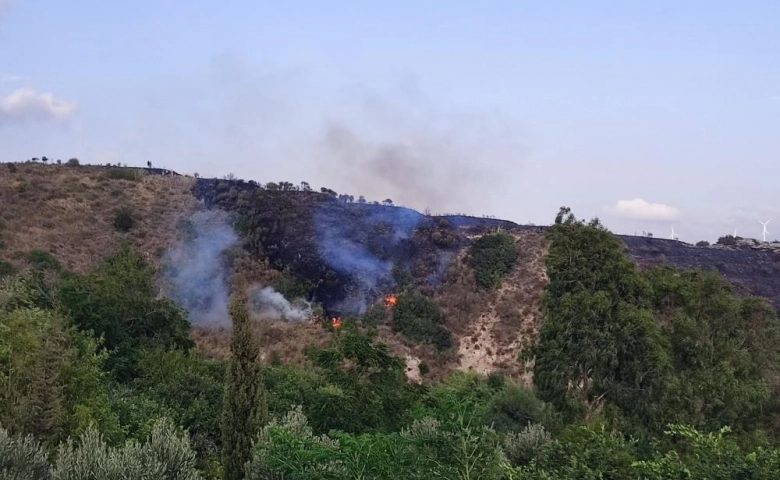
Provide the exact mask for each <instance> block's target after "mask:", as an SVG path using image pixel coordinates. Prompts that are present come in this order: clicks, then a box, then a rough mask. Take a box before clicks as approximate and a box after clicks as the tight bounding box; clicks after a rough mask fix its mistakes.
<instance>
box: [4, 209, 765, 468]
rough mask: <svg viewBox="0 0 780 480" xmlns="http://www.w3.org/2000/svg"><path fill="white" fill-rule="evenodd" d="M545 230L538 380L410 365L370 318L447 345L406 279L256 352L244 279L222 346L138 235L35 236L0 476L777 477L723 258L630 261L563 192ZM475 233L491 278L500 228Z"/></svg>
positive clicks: (11, 342) (502, 247) (532, 358)
mask: <svg viewBox="0 0 780 480" xmlns="http://www.w3.org/2000/svg"><path fill="white" fill-rule="evenodd" d="M498 235H503V234H498ZM547 235H548V239H549V240H550V250H549V255H548V257H547V260H546V262H547V272H548V275H549V279H550V282H549V284H548V285H547V287H546V290H545V293H544V298H543V302H542V308H543V311H544V315H545V322H544V323H543V324H542V326H541V330H540V332H539V334H538V336H537V338H536V341H535V343H534V344H533V345H532V347H531V348H529V349H524V351H523V352H522V355H521V358H520V360H526V361H528V362H529V365H532V366H533V373H534V384H535V387H534V388H533V389H531V388H528V387H526V386H525V385H524V384H523V383H520V382H519V381H516V380H514V379H511V378H507V377H504V376H502V375H501V374H498V373H494V374H491V375H490V376H488V377H484V376H481V375H478V374H476V373H471V372H454V373H451V374H449V375H447V376H445V377H444V378H443V379H442V380H440V381H436V382H431V383H426V384H416V383H412V382H409V381H408V380H407V378H406V375H405V373H404V369H405V365H404V362H403V360H402V359H399V358H396V357H394V356H393V355H391V353H390V352H389V350H388V348H387V346H386V345H385V344H383V343H381V342H380V341H378V339H377V338H376V336H375V335H376V330H377V324H378V323H380V322H381V321H382V320H383V319H385V318H387V319H389V320H390V322H391V326H392V328H393V329H395V330H396V331H398V332H401V333H403V334H404V335H405V336H407V337H409V338H411V339H413V340H416V341H419V342H431V343H433V344H434V345H436V346H438V347H439V348H440V349H442V350H446V349H447V348H448V347H450V346H451V345H452V339H451V338H450V337H449V332H448V331H447V330H446V328H444V320H445V319H444V318H443V314H442V311H441V310H440V309H439V307H438V306H437V305H436V304H435V303H433V302H432V301H431V300H430V299H429V298H428V297H426V296H424V295H422V294H420V293H418V292H417V291H416V290H415V287H414V286H413V285H411V284H408V283H405V284H404V288H403V292H401V293H399V295H398V297H397V303H396V305H395V307H394V308H393V310H392V312H387V311H386V310H385V308H384V306H383V305H379V306H375V307H372V308H371V309H369V312H368V313H367V315H365V316H364V317H363V318H347V319H344V323H343V325H342V327H341V328H339V329H332V328H328V330H329V331H330V332H331V333H329V334H328V335H329V337H328V341H326V342H325V343H324V344H322V345H318V346H310V347H308V348H307V349H306V350H305V356H306V364H305V366H303V367H302V366H295V365H288V364H282V363H281V362H279V361H278V360H276V361H274V360H271V361H268V362H261V361H260V359H259V354H258V347H257V344H256V343H255V339H254V338H253V335H254V334H253V329H252V328H251V322H250V320H249V317H248V315H247V311H246V289H245V288H244V287H242V286H241V283H237V284H235V285H233V289H232V293H233V295H232V301H231V304H230V314H231V317H232V320H233V326H234V328H233V331H232V335H233V341H232V344H231V360H230V361H222V360H214V359H205V358H202V357H200V356H199V355H198V354H196V353H195V352H194V351H193V348H192V347H193V345H192V342H191V341H190V340H189V338H188V322H187V318H186V314H185V313H184V311H183V310H181V309H180V308H179V307H178V306H176V305H175V304H174V303H172V302H171V301H169V300H167V299H164V298H159V297H158V295H157V289H156V288H155V274H156V272H155V271H154V269H153V268H152V267H151V266H150V265H149V264H148V263H147V262H145V261H144V260H143V258H142V257H141V256H140V255H139V254H138V253H137V252H135V251H133V250H132V249H131V248H129V247H127V246H124V247H122V248H121V249H119V250H118V251H117V252H116V253H115V254H114V255H111V256H110V257H109V258H106V259H105V260H104V261H103V262H101V263H100V265H98V266H97V267H96V268H95V269H94V270H92V271H90V272H86V273H80V274H76V273H72V272H68V271H64V270H63V269H62V267H61V266H60V265H59V263H58V262H57V261H56V258H54V257H53V256H51V255H50V254H47V253H46V252H33V253H32V254H31V255H30V256H29V258H28V260H29V265H30V268H29V269H28V270H26V271H23V272H21V273H16V272H13V271H9V272H7V273H6V274H5V275H3V276H0V477H2V478H9V479H28V478H33V479H78V480H81V479H85V480H86V479H93V478H148V479H155V480H157V479H160V480H162V479H197V478H210V479H218V478H231V479H233V478H245V479H253V480H254V479H281V478H285V479H307V480H308V479H312V480H313V479H331V478H332V479H342V478H348V479H349V478H352V479H358V478H359V479H395V478H404V479H429V478H447V479H464V480H465V479H469V480H475V479H506V480H514V479H523V480H530V479H539V480H542V479H544V480H552V479H562V480H574V479H578V480H579V479H594V480H595V479H605V478H609V479H615V480H623V479H625V480H648V479H652V480H656V479H657V480H661V479H669V478H672V479H678V478H679V479H682V478H686V479H736V478H740V479H769V478H775V477H776V473H777V471H780V449H778V448H777V444H776V439H777V435H778V430H777V427H778V425H780V423H778V419H780V417H778V413H780V405H778V401H777V399H778V395H777V392H778V391H780V389H778V384H777V381H776V378H780V375H778V373H780V372H778V368H780V357H779V356H778V355H779V352H780V347H779V346H780V338H778V335H779V334H780V332H779V330H780V323H779V322H778V319H777V316H776V313H775V312H774V310H773V309H772V308H771V307H770V306H769V305H768V304H767V302H766V301H764V300H763V299H758V298H753V297H739V296H736V295H735V294H734V293H733V292H732V289H731V288H730V286H729V285H728V284H727V283H725V282H724V281H723V279H722V278H721V277H720V276H719V275H718V274H717V272H704V271H698V270H684V271H681V270H676V269H672V268H670V267H666V266H659V267H654V268H651V269H648V270H644V271H643V270H639V269H638V268H636V267H635V265H634V264H633V263H632V262H631V261H630V260H629V258H628V257H627V256H626V255H625V252H624V250H623V245H622V243H621V242H620V241H619V240H618V239H616V238H615V237H614V236H613V235H612V234H610V233H609V232H608V231H607V230H606V229H605V228H604V227H603V226H602V225H601V224H600V223H599V222H598V220H593V221H589V222H584V221H580V220H577V219H576V218H575V217H574V216H573V215H571V212H569V211H568V210H567V209H562V210H561V212H560V213H559V215H558V217H557V218H556V222H555V224H554V225H553V226H552V227H551V228H550V229H549V230H548V234H547ZM483 238H485V237H483ZM509 238H510V240H511V237H509ZM479 245H481V247H478V248H477V249H476V250H474V251H473V252H472V253H473V254H474V255H473V256H475V258H482V260H483V261H485V262H486V263H491V262H492V263H491V265H493V266H491V267H490V268H489V269H488V270H490V271H491V272H493V273H490V274H486V275H485V277H484V278H486V279H492V280H490V282H495V281H497V280H495V279H496V278H498V279H500V278H501V277H502V276H503V275H505V274H506V272H508V271H509V270H510V269H511V268H512V267H511V263H512V262H513V261H514V260H512V262H510V261H509V259H510V258H514V257H511V255H509V247H510V246H511V247H512V251H513V252H514V251H515V248H514V242H513V241H511V242H510V241H507V240H506V239H503V240H502V239H501V238H499V237H488V240H485V242H483V243H479ZM480 249H482V250H480ZM477 251H481V252H482V253H480V254H477V253H476V252H477ZM490 252H492V253H490ZM500 252H503V253H500ZM480 255H482V257H480ZM499 267H500V268H499ZM485 271H487V270H485ZM501 272H503V273H501ZM397 273H398V272H397ZM496 275H497V276H496ZM399 283H402V282H399ZM490 284H491V285H495V283H490ZM483 286H487V284H485V285H483ZM445 332H446V333H445ZM442 354H447V352H443V353H442Z"/></svg>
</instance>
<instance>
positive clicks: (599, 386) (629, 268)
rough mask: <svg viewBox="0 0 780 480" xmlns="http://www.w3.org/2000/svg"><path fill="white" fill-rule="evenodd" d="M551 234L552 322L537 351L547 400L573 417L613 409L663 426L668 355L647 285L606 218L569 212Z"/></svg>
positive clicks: (548, 315) (548, 301)
mask: <svg viewBox="0 0 780 480" xmlns="http://www.w3.org/2000/svg"><path fill="white" fill-rule="evenodd" d="M547 236H548V238H549V239H550V240H551V241H552V243H551V246H550V251H549V254H548V256H547V259H546V266H547V273H548V276H549V278H550V282H549V284H548V286H547V288H546V289H545V293H544V296H543V299H542V310H543V312H544V315H545V322H544V324H543V325H542V327H541V329H540V332H539V335H538V337H537V339H536V346H535V347H534V348H533V350H532V353H533V355H534V357H535V365H534V383H535V385H536V387H537V389H538V391H539V394H540V396H541V398H542V399H543V400H545V401H548V402H550V403H552V404H553V405H554V406H555V407H557V408H558V409H559V410H561V411H562V412H564V413H565V414H566V416H567V417H569V418H570V419H571V418H577V417H583V416H585V417H588V416H592V415H595V414H597V413H599V412H600V411H601V410H602V408H603V407H604V406H609V407H610V409H617V411H618V413H620V414H621V415H622V416H639V417H641V418H642V419H643V421H644V422H647V423H656V425H655V426H656V427H659V428H660V425H657V422H659V418H658V405H659V404H660V396H661V394H662V387H663V379H664V375H665V373H666V372H667V371H668V356H667V349H666V347H665V343H664V338H663V336H662V335H661V332H660V329H659V327H658V326H657V325H656V323H655V319H654V317H653V314H652V311H651V310H650V309H648V308H647V306H646V304H647V301H646V298H645V297H646V295H647V292H648V290H649V287H648V285H647V282H646V281H644V279H643V278H642V277H641V275H639V273H638V271H637V269H636V267H635V265H634V264H633V263H632V262H631V261H630V260H629V259H628V258H627V257H626V256H625V255H624V252H623V245H622V243H621V242H620V240H619V239H617V238H616V237H614V236H613V235H612V234H611V233H610V232H609V231H608V230H606V229H605V228H604V227H603V226H602V225H601V224H600V223H599V221H598V219H595V220H592V221H591V222H589V223H587V224H586V223H584V222H582V221H578V220H577V219H576V218H575V217H574V215H572V214H571V213H570V211H569V209H567V208H562V209H561V211H560V212H559V214H558V216H557V217H556V220H555V224H554V225H553V226H552V227H551V228H550V229H549V230H548V232H547Z"/></svg>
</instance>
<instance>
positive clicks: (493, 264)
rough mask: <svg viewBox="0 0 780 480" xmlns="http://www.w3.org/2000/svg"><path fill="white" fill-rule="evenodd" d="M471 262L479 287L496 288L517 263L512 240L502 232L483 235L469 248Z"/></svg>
mask: <svg viewBox="0 0 780 480" xmlns="http://www.w3.org/2000/svg"><path fill="white" fill-rule="evenodd" d="M471 261H472V267H473V268H474V275H475V276H476V279H477V284H478V285H479V286H480V287H482V288H486V289H489V288H494V287H496V286H498V285H499V284H500V283H501V279H502V278H503V277H504V276H505V275H506V274H507V273H509V272H510V271H511V270H512V268H513V267H514V266H515V263H516V262H517V249H516V248H515V240H514V238H513V237H512V236H511V235H509V234H507V233H503V232H497V233H491V234H488V235H483V236H482V237H480V238H479V239H478V240H477V241H476V242H474V245H473V246H472V247H471Z"/></svg>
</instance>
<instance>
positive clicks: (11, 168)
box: [6, 163, 19, 173]
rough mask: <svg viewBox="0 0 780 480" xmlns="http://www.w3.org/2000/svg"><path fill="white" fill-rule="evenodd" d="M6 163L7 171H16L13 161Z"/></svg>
mask: <svg viewBox="0 0 780 480" xmlns="http://www.w3.org/2000/svg"><path fill="white" fill-rule="evenodd" d="M6 165H8V171H9V172H11V173H16V172H17V170H19V168H18V167H17V166H16V164H15V163H7V164H6Z"/></svg>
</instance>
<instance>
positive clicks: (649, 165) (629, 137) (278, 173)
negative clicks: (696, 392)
mask: <svg viewBox="0 0 780 480" xmlns="http://www.w3.org/2000/svg"><path fill="white" fill-rule="evenodd" d="M779 133H780V2H777V1H774V0H766V1H750V0H745V1H741V2H733V1H717V0H711V1H694V0H677V1H665V0H662V1H655V2H639V1H636V2H634V1H631V2H626V1H598V0H594V1H589V2H582V1H552V0H551V1H548V2H530V1H521V0H515V1H489V0H485V1H483V2H473V1H457V0H449V1H446V2H445V1H438V0H429V1H426V2H419V1H418V2H412V1H396V2H387V1H385V2H376V1H368V0H366V1H361V2H358V1H351V2H347V1H340V0H332V1H330V2H319V1H313V0H312V1H294V0H290V1H286V2H281V1H275V2H269V1H259V0H257V1H239V0H225V1H222V2H219V3H217V2H207V1H199V0H192V1H188V2H185V1H179V0H162V1H159V0H158V1H147V0H137V1H135V2H124V3H116V2H99V1H97V0H92V1H82V0H72V1H69V2H62V1H54V0H0V161H20V160H25V159H28V158H31V157H41V156H44V155H45V156H47V157H49V158H52V159H55V158H62V159H63V160H64V159H67V158H71V157H77V158H79V159H80V160H81V162H82V163H100V164H105V163H107V162H110V163H116V162H121V163H127V164H129V165H145V164H146V162H147V161H151V162H152V163H153V164H154V165H156V166H161V167H167V168H172V169H174V170H176V171H178V172H180V173H186V174H193V173H195V172H197V173H199V174H200V175H201V176H210V177H223V176H225V175H227V174H229V173H233V174H234V175H236V176H237V177H240V178H244V179H247V180H249V179H254V180H256V181H259V182H262V183H264V182H269V181H282V180H283V181H291V182H293V183H298V182H301V181H307V182H309V183H310V184H311V185H312V186H313V187H316V188H319V187H327V188H331V189H333V190H335V191H337V192H339V193H348V194H352V195H354V196H355V197H357V196H358V195H365V196H366V197H367V198H368V199H370V200H373V199H375V200H380V201H381V200H384V199H385V198H391V199H392V200H394V201H395V203H396V204H401V205H406V206H409V207H412V208H416V209H418V210H421V211H422V210H425V209H429V210H430V211H431V212H433V213H467V214H474V215H492V216H495V217H498V218H505V219H508V220H512V221H515V222H518V223H534V224H537V225H541V224H549V223H551V222H552V221H553V219H554V218H555V215H556V213H557V212H558V209H559V208H560V207H561V206H568V207H571V208H572V211H573V212H574V214H575V215H576V216H577V217H579V218H586V219H587V218H593V217H598V218H600V219H601V221H602V222H603V223H604V224H605V225H606V226H607V227H608V228H609V229H610V230H612V231H613V232H616V233H622V234H632V235H633V234H639V235H641V234H642V233H643V232H652V233H653V234H654V236H656V237H668V236H669V234H670V229H671V228H672V227H674V230H675V232H676V233H677V234H678V235H679V238H680V239H681V240H684V241H688V242H695V241H698V240H702V239H705V240H709V241H714V240H716V239H717V238H718V237H719V236H721V235H725V234H731V233H733V232H734V230H735V229H736V230H737V233H738V235H740V236H745V237H753V238H761V230H762V226H761V225H760V224H759V220H767V219H769V220H773V221H772V223H770V224H769V225H768V230H769V232H770V235H769V238H768V239H770V240H771V239H774V238H775V237H774V236H773V234H775V233H776V234H777V238H780V202H779V201H778V200H780V198H779V195H780V190H779V189H778V187H777V185H778V180H779V179H780V161H778V160H780V134H779ZM774 225H777V226H776V227H775V226H774ZM773 230H774V231H773Z"/></svg>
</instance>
